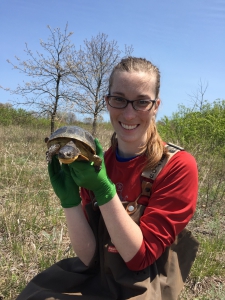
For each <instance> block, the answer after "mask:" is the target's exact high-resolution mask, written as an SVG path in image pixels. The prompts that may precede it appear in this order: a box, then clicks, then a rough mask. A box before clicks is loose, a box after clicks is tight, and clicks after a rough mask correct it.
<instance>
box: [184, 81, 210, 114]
mask: <svg viewBox="0 0 225 300" xmlns="http://www.w3.org/2000/svg"><path fill="white" fill-rule="evenodd" d="M208 86H209V85H208V82H207V83H203V82H202V80H201V79H200V80H199V82H198V87H197V90H196V92H193V93H192V94H189V95H188V96H189V97H190V98H191V100H192V102H193V104H194V105H193V109H192V110H193V111H194V110H199V111H200V112H201V111H202V109H203V106H204V104H205V101H206V99H205V93H206V90H207V88H208Z"/></svg>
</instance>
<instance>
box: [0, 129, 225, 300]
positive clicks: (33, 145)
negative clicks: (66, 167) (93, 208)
mask: <svg viewBox="0 0 225 300" xmlns="http://www.w3.org/2000/svg"><path fill="white" fill-rule="evenodd" d="M111 133H112V132H111V130H110V129H104V128H103V127H102V128H100V129H99V133H98V135H97V137H98V138H99V140H100V142H101V143H102V145H103V148H104V149H106V148H107V147H108V145H109V139H110V136H111ZM46 136H48V132H46V131H45V130H44V129H38V128H36V129H32V128H21V127H19V126H18V127H13V126H7V127H1V128H0V138H1V144H0V153H1V155H0V178H1V180H0V299H7V300H12V299H15V298H16V296H17V295H18V293H19V292H20V291H21V290H22V289H23V287H24V286H25V285H26V283H27V282H28V281H29V280H30V279H31V278H32V277H33V276H34V275H36V274H37V273H38V272H40V271H41V270H43V269H45V268H47V267H48V266H49V265H51V264H53V263H55V262H56V261H58V260H60V259H63V258H66V257H70V256H74V253H73V251H72V250H71V248H70V241H69V237H68V233H67V228H66V225H65V218H64V214H63V210H62V208H61V206H60V204H59V200H58V199H57V197H56V196H55V194H54V192H53V190H52V188H51V185H50V182H49V178H48V174H47V164H46V161H45V152H46V145H45V143H44V138H45V137H46ZM200 148H201V147H200ZM200 148H197V147H196V148H195V149H190V150H192V152H193V154H194V155H195V156H196V159H197V161H198V165H199V178H200V188H199V202H198V208H197V211H196V214H195V217H194V218H193V220H192V221H191V223H190V224H189V228H190V229H191V230H192V231H193V232H194V233H195V236H197V237H198V239H199V241H200V243H201V245H200V250H199V253H198V257H197V259H196V262H195V264H194V266H193V268H192V271H191V274H190V276H189V278H188V281H187V283H186V285H185V288H184V290H183V292H182V295H181V298H180V299H196V300H197V299H199V300H200V299H210V300H211V299H225V285H224V284H225V231H224V229H225V221H224V211H225V203H224V199H225V197H224V195H225V186H224V185H225V180H224V173H225V171H224V170H225V168H224V163H223V162H221V161H219V158H215V159H214V158H212V157H208V156H207V155H208V154H205V153H203V152H202V150H201V149H200Z"/></svg>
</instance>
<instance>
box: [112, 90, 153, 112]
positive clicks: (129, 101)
mask: <svg viewBox="0 0 225 300" xmlns="http://www.w3.org/2000/svg"><path fill="white" fill-rule="evenodd" d="M109 97H112V98H122V99H124V100H126V105H125V106H124V107H114V106H112V105H111V104H110V102H109V101H108V103H109V106H111V107H112V108H116V109H124V108H126V107H127V105H128V104H129V103H131V105H132V107H133V109H134V110H136V111H150V110H151V109H152V108H153V106H154V104H155V103H156V100H157V99H158V98H156V99H155V100H151V99H139V100H128V99H126V98H124V97H121V96H112V95H110V94H108V95H106V98H109ZM140 100H145V101H149V102H151V103H152V106H151V107H150V108H149V109H147V110H140V109H136V108H135V107H134V102H137V101H140Z"/></svg>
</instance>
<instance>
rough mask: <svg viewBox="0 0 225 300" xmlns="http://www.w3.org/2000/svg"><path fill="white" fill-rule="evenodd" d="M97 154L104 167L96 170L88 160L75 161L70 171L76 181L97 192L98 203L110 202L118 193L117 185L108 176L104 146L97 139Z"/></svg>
mask: <svg viewBox="0 0 225 300" xmlns="http://www.w3.org/2000/svg"><path fill="white" fill-rule="evenodd" d="M95 144H96V154H97V155H98V156H100V157H101V159H102V168H101V170H100V171H99V172H96V171H95V168H94V166H93V164H91V163H90V162H86V161H75V162H73V163H71V164H69V168H70V173H71V176H72V178H73V180H74V181H75V183H76V184H77V185H78V186H80V187H83V188H86V189H88V190H91V191H93V192H94V194H95V198H96V200H97V202H98V205H103V204H105V203H107V202H109V201H110V200H111V199H112V198H113V197H114V196H115V194H116V187H115V185H114V184H113V183H112V182H111V180H110V179H109V178H108V176H107V172H106V167H105V163H104V155H103V151H102V147H101V145H100V143H99V141H98V140H97V139H95Z"/></svg>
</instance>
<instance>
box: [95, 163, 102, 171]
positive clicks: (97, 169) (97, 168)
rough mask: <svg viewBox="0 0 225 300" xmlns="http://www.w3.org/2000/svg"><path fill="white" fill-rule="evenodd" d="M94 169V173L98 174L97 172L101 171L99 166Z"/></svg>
mask: <svg viewBox="0 0 225 300" xmlns="http://www.w3.org/2000/svg"><path fill="white" fill-rule="evenodd" d="M94 168H95V172H96V173H98V172H100V171H101V168H102V166H101V165H100V166H94Z"/></svg>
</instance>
